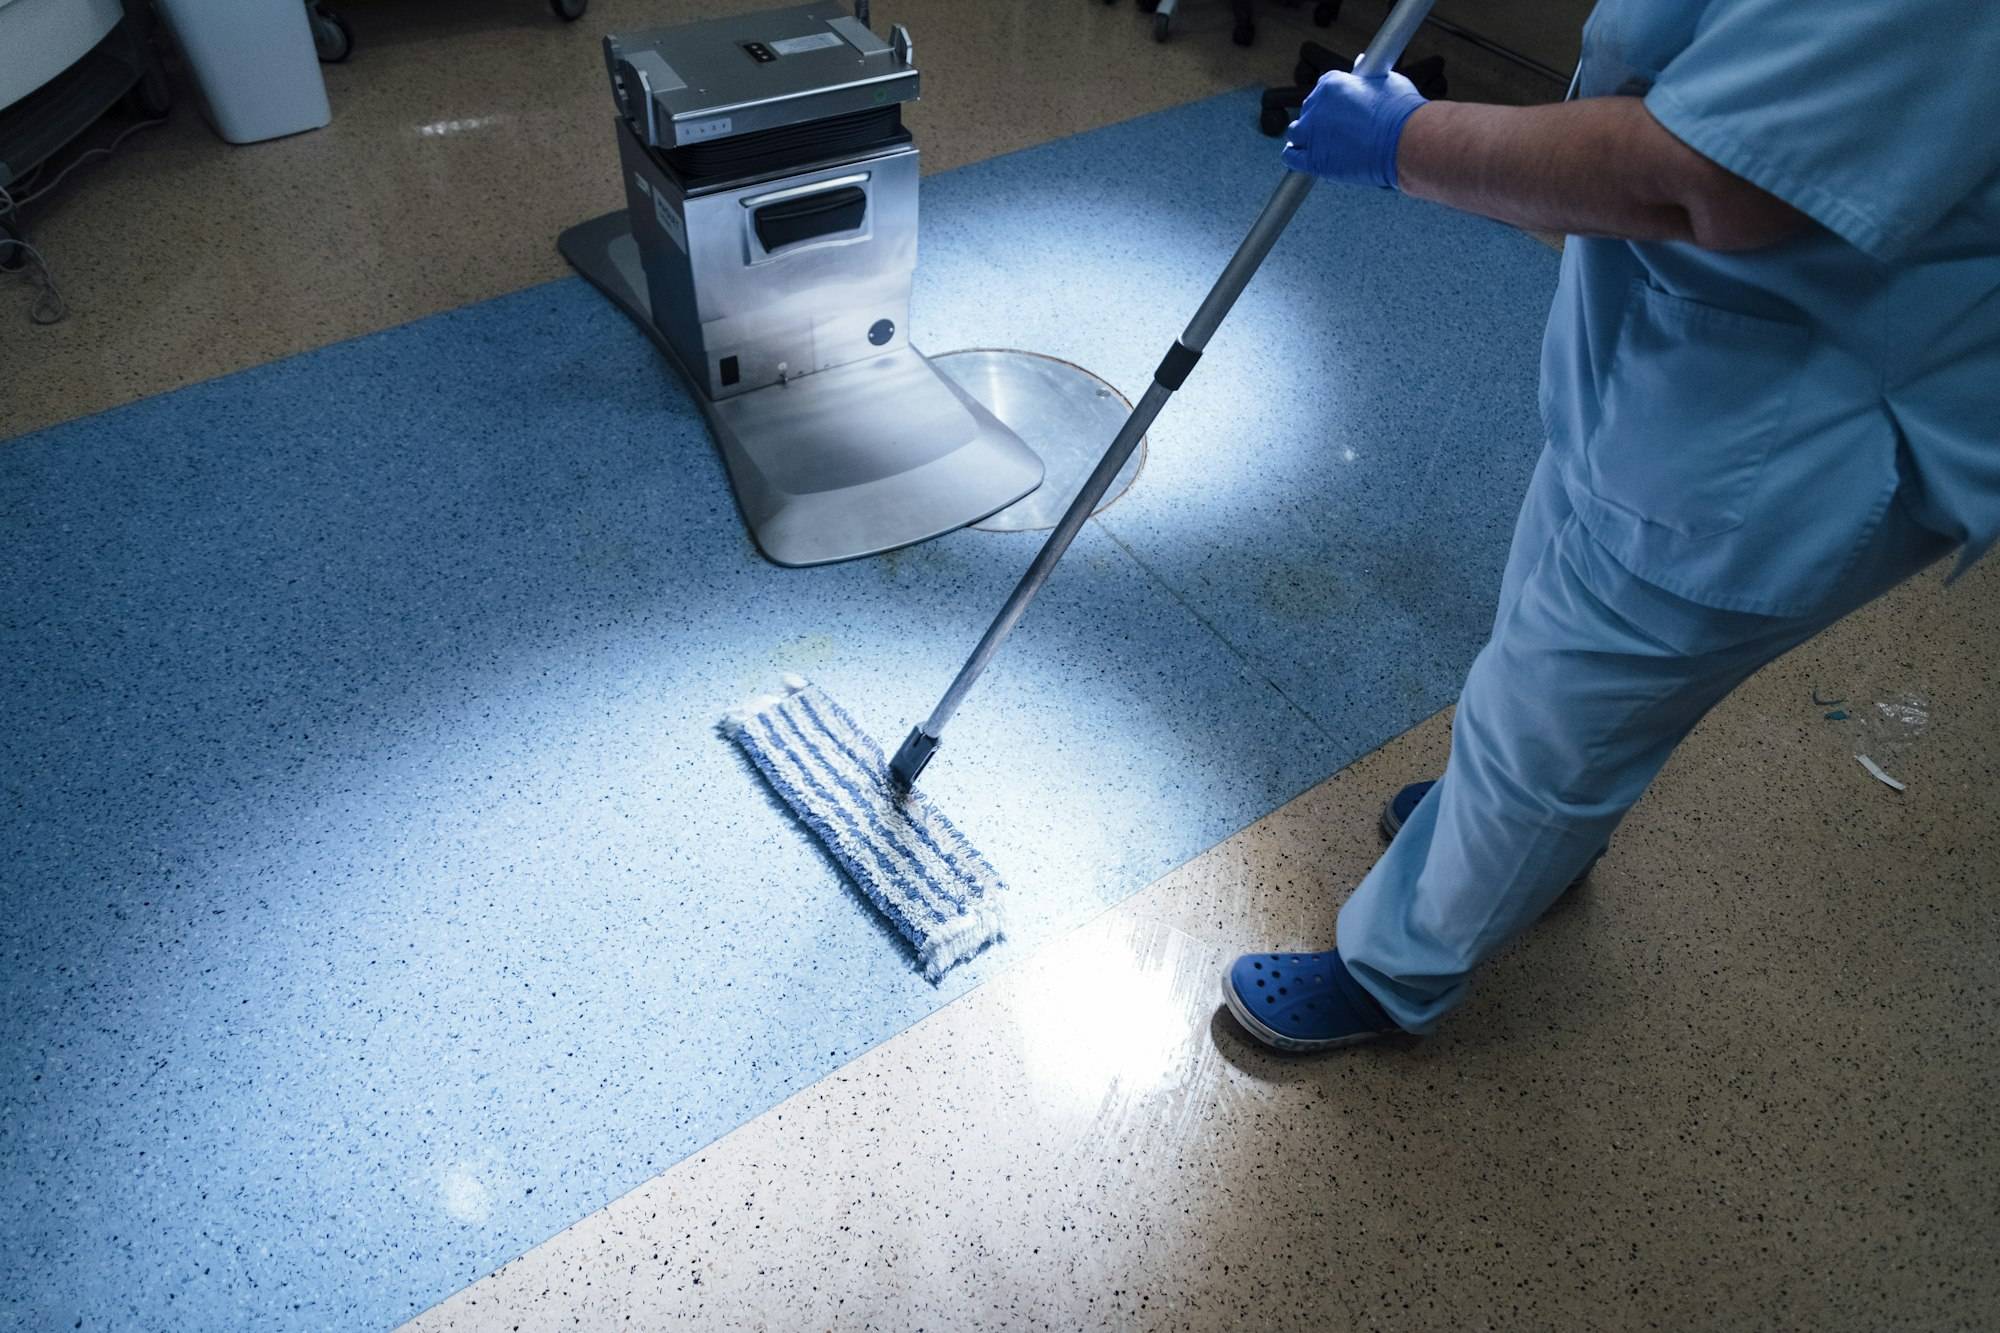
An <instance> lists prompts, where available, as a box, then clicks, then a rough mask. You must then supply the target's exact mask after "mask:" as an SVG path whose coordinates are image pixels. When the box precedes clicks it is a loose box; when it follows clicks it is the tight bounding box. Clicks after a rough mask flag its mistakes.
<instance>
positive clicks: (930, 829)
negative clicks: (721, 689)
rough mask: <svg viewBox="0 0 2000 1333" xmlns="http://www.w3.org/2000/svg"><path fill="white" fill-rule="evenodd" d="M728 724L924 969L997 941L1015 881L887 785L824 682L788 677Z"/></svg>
mask: <svg viewBox="0 0 2000 1333" xmlns="http://www.w3.org/2000/svg"><path fill="white" fill-rule="evenodd" d="M722 729H723V732H724V733H725V734H726V735H728V736H729V738H730V739H731V740H734V741H735V742H736V743H737V744H738V745H740V746H742V747H743V752H744V753H745V754H747V755H749V756H750V758H751V760H752V762H754V763H755V764H756V765H757V767H758V768H759V769H760V770H762V772H763V774H764V777H765V780H766V781H768V782H769V783H770V784H771V789H772V790H773V791H775V792H777V793H778V795H779V796H780V797H782V798H783V799H784V802H785V804H786V805H789V806H790V807H791V808H792V810H793V811H794V812H795V813H796V814H797V815H798V817H799V818H800V819H802V820H804V821H805V825H806V827H807V828H809V829H811V830H812V831H813V833H814V834H815V835H817V836H818V838H819V840H820V841H821V842H822V843H824V844H825V845H826V849H827V850H828V851H829V852H832V853H833V858H834V860H836V861H838V862H840V866H841V869H843V870H845V871H846V872H847V875H848V878H850V879H852V880H853V881H854V883H855V886H856V887H858V888H859V889H860V890H861V892H862V893H864V894H866V895H867V896H868V901H870V902H872V903H874V904H875V906H876V907H877V908H879V909H881V911H882V914H883V915H884V916H886V917H888V918H889V920H890V921H891V922H893V923H894V924H895V926H896V929H898V930H900V931H901V932H903V935H904V937H905V938H906V939H908V940H909V941H910V943H911V944H912V945H913V946H915V948H916V951H917V961H918V962H920V963H922V964H923V969H924V975H925V976H926V977H928V978H929V979H930V980H932V981H936V980H937V979H938V978H939V977H941V976H943V975H944V974H945V972H946V971H948V970H949V969H951V968H952V967H954V966H956V965H957V964H959V963H962V962H964V961H965V960H966V959H968V958H970V957H972V956H973V955H974V954H976V953H978V952H979V951H980V950H981V949H984V948H985V947H986V946H987V945H989V944H991V943H993V941H995V940H997V939H999V938H1000V936H1001V933H1002V930H1001V916H1000V896H1001V894H1002V893H1003V892H1004V891H1005V888H1006V886H1005V885H1003V884H1002V883H1001V882H1000V877H999V876H998V875H996V874H995V873H994V872H993V867H992V866H990V865H988V864H987V863H986V858H985V857H983V856H981V855H980V854H979V853H978V852H977V851H976V850H974V849H973V847H972V844H970V843H968V842H967V841H966V840H965V837H964V835H963V834H961V833H960V832H959V831H958V830H957V829H956V828H955V827H953V825H952V822H951V821H950V820H949V819H946V818H945V817H944V816H943V815H942V814H940V813H938V811H937V810H936V808H934V807H933V806H932V805H931V803H930V802H929V801H928V800H926V799H925V798H924V797H923V796H922V795H920V794H919V793H916V792H911V793H909V794H908V795H901V794H899V793H897V792H896V791H895V790H893V789H892V788H891V787H890V785H889V765H888V762H887V761H886V760H885V759H884V758H883V757H882V749H881V747H880V746H878V745H876V744H875V742H874V741H872V740H870V739H869V738H868V736H867V734H866V733H865V732H863V731H862V730H861V728H859V727H857V726H856V725H855V724H854V719H853V718H851V717H849V716H848V715H847V713H846V712H845V710H843V709H842V708H841V707H840V705H839V704H837V703H835V702H834V701H833V700H832V699H830V698H828V697H827V696H826V694H825V692H824V691H822V690H821V689H820V688H819V687H818V686H816V685H810V684H807V683H806V682H805V681H804V680H802V679H800V678H799V677H797V676H788V677H786V678H785V688H784V690H783V692H782V693H779V694H772V695H766V696H764V697H763V698H759V699H752V700H751V701H750V702H749V703H747V704H745V705H743V707H741V708H739V709H737V710H736V711H735V712H733V713H731V714H729V716H728V717H726V718H724V719H723V723H722Z"/></svg>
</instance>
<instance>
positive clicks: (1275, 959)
mask: <svg viewBox="0 0 2000 1333" xmlns="http://www.w3.org/2000/svg"><path fill="white" fill-rule="evenodd" d="M1222 1000H1223V1003H1225V1004H1227V1005H1228V1006H1229V1012H1230V1013H1232V1014H1234V1015H1235V1016H1236V1021H1237V1022H1238V1023H1240V1024H1242V1026H1243V1030H1244V1031H1245V1032H1248V1033H1249V1034H1250V1035H1251V1036H1253V1037H1255V1038H1256V1039H1257V1040H1258V1041H1261V1042H1263V1043H1264V1044H1265V1045H1266V1046H1274V1047H1276V1048H1277V1049H1278V1050H1281V1051H1324V1050H1331V1049H1332V1048H1334V1047H1336V1046H1351V1045H1353V1044H1354V1043H1355V1042H1359V1041H1371V1040H1373V1039H1374V1038H1376V1037H1386V1036H1390V1035H1392V1034H1394V1033H1397V1032H1400V1031H1402V1029H1401V1028H1398V1027H1397V1026H1396V1024H1395V1023H1394V1022H1393V1021H1392V1020H1391V1019H1390V1017H1389V1015H1388V1014H1386V1013H1384V1012H1383V1011H1382V1006H1381V1005H1379V1004H1377V1003H1376V1002H1375V997H1374V996H1372V995H1370V994H1369V993H1368V992H1367V991H1365V990H1363V989H1362V988H1361V983H1360V982H1358V981H1356V980H1355V979H1354V978H1353V976H1351V975H1350V974H1349V973H1348V971H1347V964H1345V963H1343V962H1341V961H1340V954H1339V953H1338V952H1337V951H1335V950H1333V949H1328V950H1326V951H1325V952H1324V953H1247V954H1244V955H1243V956H1242V957H1241V958H1239V959H1237V960H1236V961H1235V962H1234V963H1231V964H1230V965H1229V969H1228V970H1227V971H1226V972H1224V973H1223V974H1222Z"/></svg>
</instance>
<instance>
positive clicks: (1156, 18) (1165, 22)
mask: <svg viewBox="0 0 2000 1333" xmlns="http://www.w3.org/2000/svg"><path fill="white" fill-rule="evenodd" d="M1172 20H1173V16H1172V15H1171V14H1159V13H1156V14H1154V15H1153V40H1154V41H1156V42H1164V41H1166V40H1167V33H1168V31H1169V30H1171V29H1172V27H1173V21H1172Z"/></svg>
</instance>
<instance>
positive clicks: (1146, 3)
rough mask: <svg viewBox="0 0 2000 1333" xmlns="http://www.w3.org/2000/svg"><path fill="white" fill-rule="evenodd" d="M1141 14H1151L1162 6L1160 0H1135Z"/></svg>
mask: <svg viewBox="0 0 2000 1333" xmlns="http://www.w3.org/2000/svg"><path fill="white" fill-rule="evenodd" d="M1134 3H1135V4H1137V5H1138V6H1139V12H1140V13H1141V14H1150V13H1152V12H1153V11H1154V10H1156V9H1158V8H1159V7H1160V0H1134Z"/></svg>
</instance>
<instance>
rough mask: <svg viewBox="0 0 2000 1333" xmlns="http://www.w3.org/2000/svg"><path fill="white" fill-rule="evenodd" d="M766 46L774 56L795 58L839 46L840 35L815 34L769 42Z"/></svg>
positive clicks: (833, 33) (832, 33) (831, 33)
mask: <svg viewBox="0 0 2000 1333" xmlns="http://www.w3.org/2000/svg"><path fill="white" fill-rule="evenodd" d="M768 45H769V46H770V48H771V50H772V52H773V53H774V54H776V55H781V56H795V55H799V54H801V53H802V52H806V51H824V50H825V49H826V48H827V47H829V46H839V45H840V34H839V33H837V32H816V33H814V34H812V36H810V37H787V38H785V40H783V41H782V42H770V43H768Z"/></svg>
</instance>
